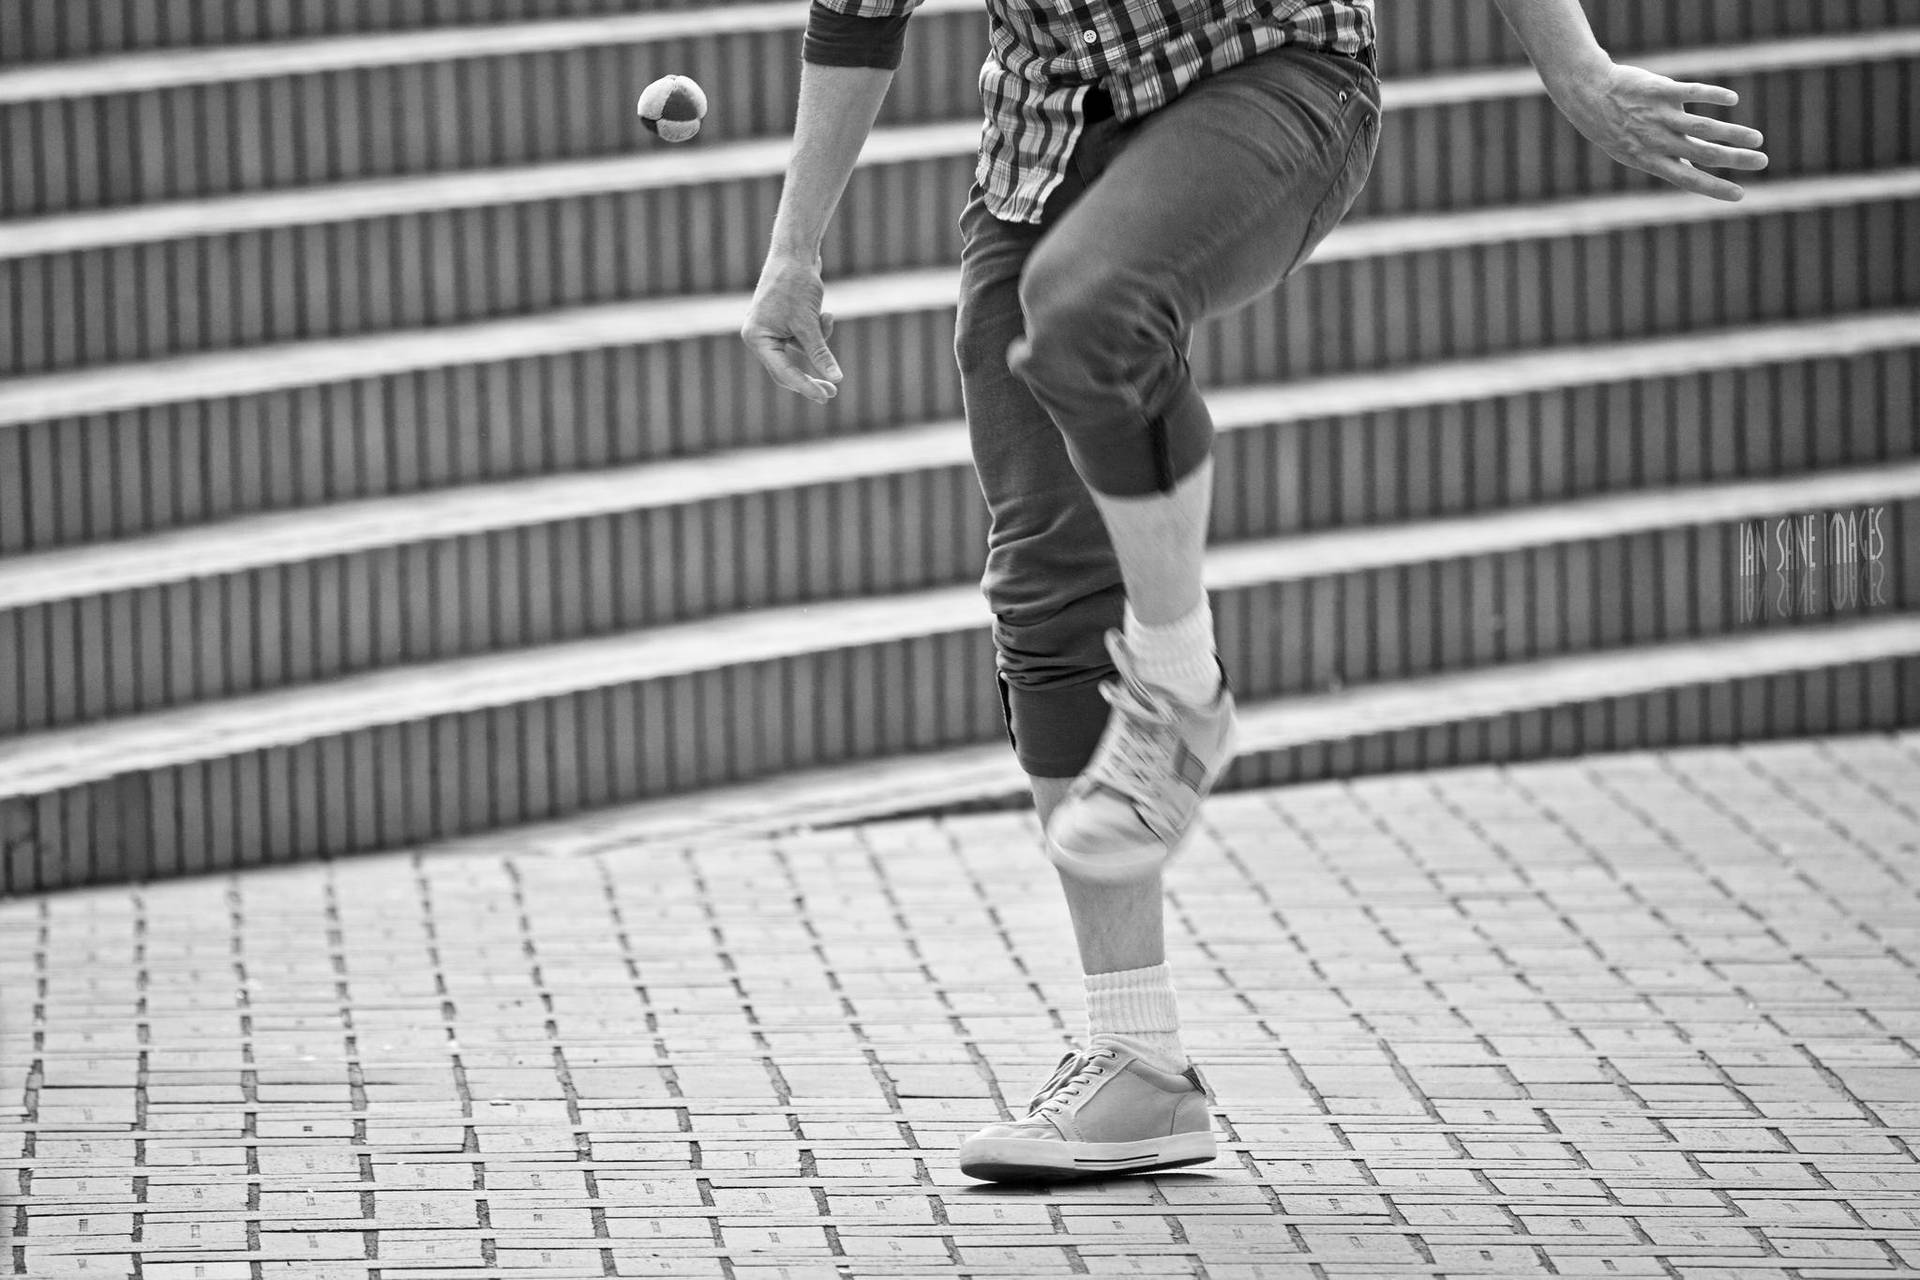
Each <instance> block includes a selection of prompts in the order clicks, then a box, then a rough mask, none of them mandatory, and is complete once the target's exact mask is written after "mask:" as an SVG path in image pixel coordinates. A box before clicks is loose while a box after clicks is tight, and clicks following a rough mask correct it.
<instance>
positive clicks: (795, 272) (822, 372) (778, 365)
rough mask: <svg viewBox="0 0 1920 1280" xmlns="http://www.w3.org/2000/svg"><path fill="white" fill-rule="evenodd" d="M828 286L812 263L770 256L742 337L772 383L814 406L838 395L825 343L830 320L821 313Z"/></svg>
mask: <svg viewBox="0 0 1920 1280" xmlns="http://www.w3.org/2000/svg"><path fill="white" fill-rule="evenodd" d="M825 296H826V286H825V285H824V284H823V283H822V282H821V279H820V263H819V260H818V259H817V258H816V259H815V260H814V261H812V262H805V261H803V260H801V259H799V258H796V257H792V256H788V255H784V254H770V255H769V256H768V258H767V263H766V267H765V268H764V269H763V270H762V271H761V273H760V283H759V285H758V287H756V288H755V289H754V291H753V302H752V304H751V305H750V306H749V307H748V308H747V318H746V322H745V323H744V324H743V325H741V327H740V337H741V340H742V341H744V342H745V343H746V344H747V346H749V347H751V348H752V349H753V353H754V355H756V356H758V357H759V358H760V363H761V364H763V365H765V366H766V368H767V372H768V373H769V374H771V375H772V376H773V380H774V381H775V382H777V383H779V384H780V385H781V386H783V387H785V388H786V389H787V390H789V391H791V392H793V393H794V394H795V395H802V396H805V397H806V398H807V399H809V400H811V401H813V402H814V403H815V404H825V403H826V402H827V401H829V400H831V399H833V397H834V396H835V395H836V394H838V391H839V388H838V386H837V385H836V384H837V383H839V381H840V377H841V374H840V364H839V362H838V361H837V360H835V359H834V358H833V352H832V351H831V350H830V349H829V348H828V346H827V339H828V338H829V337H831V336H832V334H833V317H832V316H830V315H826V314H824V313H823V312H822V311H821V310H820V306H821V303H822V301H823V300H824V298H825Z"/></svg>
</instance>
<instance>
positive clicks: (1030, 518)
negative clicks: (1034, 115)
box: [955, 46, 1380, 777]
mask: <svg viewBox="0 0 1920 1280" xmlns="http://www.w3.org/2000/svg"><path fill="white" fill-rule="evenodd" d="M1379 119H1380V97H1379V86H1378V81H1377V79H1376V77H1375V76H1374V74H1373V71H1372V69H1371V60H1370V59H1369V60H1366V61H1362V60H1359V59H1355V58H1351V57H1346V56H1344V55H1340V54H1333V53H1327V52H1324V51H1320V50H1314V49H1306V48H1296V47H1291V46H1283V47H1282V48H1279V49H1276V50H1274V51H1272V52H1270V53H1266V54H1263V55H1261V56H1259V57H1257V58H1253V59H1251V60H1249V61H1247V62H1244V63H1242V64H1240V65H1239V66H1236V67H1233V68H1230V69H1229V70H1226V71H1223V72H1220V73H1218V74H1216V75H1214V76H1211V77H1209V78H1207V79H1205V80H1202V81H1200V82H1199V83H1198V84H1195V85H1193V86H1192V87H1190V88H1189V89H1187V91H1186V92H1185V93H1184V94H1182V95H1181V96H1180V97H1179V98H1177V99H1175V100H1174V101H1173V102H1171V103H1169V104H1168V105H1167V106H1165V107H1163V108H1161V109H1160V110H1158V111H1156V112H1153V113H1152V114H1151V115H1148V116H1145V117H1143V118H1141V119H1138V120H1131V121H1127V122H1124V123H1122V122H1121V121H1118V120H1116V119H1113V118H1111V117H1108V118H1105V119H1100V120H1094V121H1092V122H1090V123H1089V124H1088V126H1087V128H1086V130H1085V131H1084V133H1083V134H1082V136H1081V139H1080V143H1079V146H1078V148H1077V149H1076V150H1075V152H1074V154H1073V159H1072V166H1071V171H1070V172H1069V174H1068V176H1067V180H1066V181H1065V182H1064V183H1063V184H1062V186H1061V187H1060V189H1059V190H1058V191H1056V192H1055V194H1054V196H1053V197H1052V198H1051V199H1050V200H1049V201H1048V204H1047V208H1046V214H1045V218H1044V220H1043V222H1042V223H1041V225H1038V226H1034V225H1030V224H1026V223H1013V222H1005V221H1002V220H1001V219H999V218H996V217H994V216H993V215H992V214H991V213H989V212H988V211H987V208H986V205H985V203H984V201H983V200H982V198H981V194H980V192H979V190H978V189H976V190H975V191H974V192H973V195H972V198H971V199H970V200H969V201H968V204H967V208H966V210H965V212H964V213H963V214H962V215H961V219H960V225H961V231H962V235H963V240H964V249H963V252H962V257H961V271H960V312H959V320H958V333H957V338H956V342H955V349H956V355H957V357H958V359H959V362H960V376H961V387H962V391H963V394H964V396H965V402H966V412H967V425H968V429H969V433H970V435H971V437H972V445H973V459H974V466H975V469H976V470H977V472H978V473H979V478H980V487H981V490H982V491H983V492H984V494H985V495H986V499H987V507H988V510H989V514H990V521H991V523H990V530H989V534H988V553H987V571H986V575H985V577H984V579H983V580H982V584H981V585H982V589H983V590H984V591H985V593H986V596H987V600H988V603H989V604H990V605H991V606H992V609H993V613H994V619H995V621H994V643H995V647H996V649H997V650H998V655H999V656H998V663H997V666H998V673H997V674H998V678H999V682H1000V692H1001V699H1002V703H1003V706H1004V707H1005V710H1006V716H1007V731H1008V734H1009V736H1010V737H1011V739H1012V741H1013V746H1014V752H1015V754H1016V755H1017V756H1018V757H1019V760H1020V764H1021V767H1022V768H1023V769H1025V770H1026V772H1027V773H1028V774H1030V775H1033V776H1036V777H1071V776H1073V775H1074V774H1077V773H1079V772H1080V770H1081V769H1082V768H1084V767H1085V765H1086V762H1087V760H1088V759H1089V757H1090V756H1091V755H1092V752H1093V748H1094V745H1095V743H1096V742H1097V741H1098V740H1099V737H1100V732H1101V730H1102V729H1103V728H1104V727H1105V724H1106V716H1107V705H1106V702H1105V701H1104V700H1103V699H1102V698H1101V697H1100V696H1099V688H1098V686H1099V682H1100V681H1101V680H1103V679H1105V678H1107V677H1108V676H1109V675H1111V674H1112V672H1113V667H1112V664H1111V662H1110V660H1109V659H1108V657H1107V653H1106V649H1105V646H1104V643H1103V639H1102V638H1103V635H1104V633H1105V631H1106V629H1107V628H1109V627H1115V626H1118V625H1119V624H1120V617H1121V608H1122V603H1123V599H1124V597H1123V593H1122V590H1121V582H1120V569H1119V565H1118V563H1117V562H1116V560H1115V559H1114V554H1113V548H1112V546H1111V544H1110V543H1109V542H1108V539H1107V534H1106V529H1105V526H1104V525H1103V524H1102V523H1101V520H1100V515H1099V512H1098V510H1097V509H1096V508H1095V507H1094V505H1093V500H1092V498H1091V497H1090V496H1089V493H1088V488H1089V486H1091V487H1092V489H1093V490H1095V491H1097V492H1099V493H1103V494H1116V495H1127V494H1147V493H1153V492H1156V491H1166V490H1169V489H1171V488H1172V487H1173V485H1174V484H1175V483H1176V482H1177V481H1178V480H1179V479H1180V478H1182V477H1184V476H1186V475H1188V474H1190V473H1191V472H1192V471H1193V470H1194V469H1195V468H1196V467H1198V466H1199V465H1200V464H1201V462H1202V461H1204V460H1205V458H1206V456H1207V454H1208V452H1209V451H1210V450H1211V448H1212V442H1213V423H1212V419H1211V418H1210V417H1209V416H1208V414H1207V409H1206V405H1205V403H1204V402H1203V401H1202V400H1201V398H1200V395H1199V392H1198V391H1197V390H1196V388H1195V387H1194V383H1193V378H1192V375H1191V373H1190V371H1189V369H1188V367H1187V358H1186V352H1187V348H1188V342H1189V338H1190V335H1191V333H1192V330H1193V326H1194V325H1195V324H1196V323H1198V322H1199V321H1201V320H1203V319H1205V318H1207V317H1209V316H1213V315H1218V314H1220V313H1222V312H1225V311H1230V310H1232V309H1234V308H1236V307H1239V306H1243V305H1245V304H1246V303H1248V302H1251V301H1252V300H1253V299H1255V298H1257V297H1259V296H1260V295H1261V294H1263V293H1265V292H1267V291H1268V290H1270V289H1272V288H1273V287H1274V286H1275V285H1277V284H1279V283H1280V281H1281V280H1282V279H1284V278H1285V277H1286V275H1287V274H1288V273H1289V272H1291V271H1292V270H1293V269H1294V268H1295V267H1296V266H1298V265H1299V263H1300V261H1301V259H1302V258H1304V257H1305V256H1306V255H1307V253H1308V252H1309V251H1310V250H1311V249H1312V248H1313V246H1314V245H1316V244H1317V243H1319V241H1320V240H1321V238H1322V237H1324V236H1325V235H1326V233H1327V232H1328V231H1329V230H1331V229H1332V228H1333V226H1334V224H1335V223H1337V222H1338V221H1339V220H1340V218H1341V216H1342V215H1343V214H1344V213H1345V212H1346V211H1347V209H1348V207H1349V206H1350V205H1351V204H1352V203H1353V201H1354V198H1355V197H1356V196H1357V195H1358V194H1359V192H1360V188H1361V186H1362V185H1363V184H1364V183H1365V181H1366V178H1367V173H1368V171H1369V170H1370V169H1371V168H1372V165H1373V154H1374V149H1375V147H1376V145H1377V144H1378V139H1379Z"/></svg>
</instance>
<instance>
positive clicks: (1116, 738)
mask: <svg viewBox="0 0 1920 1280" xmlns="http://www.w3.org/2000/svg"><path fill="white" fill-rule="evenodd" d="M1100 696H1101V697H1103V698H1105V699H1106V700H1107V701H1108V702H1109V703H1110V704H1111V705H1112V707H1113V709H1114V711H1115V713H1117V714H1118V715H1119V716H1120V717H1121V720H1122V724H1121V725H1120V726H1119V731H1118V732H1115V733H1113V734H1112V735H1111V736H1110V737H1109V738H1108V740H1107V742H1106V743H1104V744H1102V746H1103V749H1102V750H1101V752H1100V753H1099V755H1097V756H1096V757H1095V758H1094V759H1093V761H1092V762H1091V764H1090V765H1089V766H1088V769H1087V774H1088V776H1089V778H1090V779H1091V780H1092V781H1095V782H1100V783H1104V784H1105V785H1107V786H1109V787H1111V788H1113V789H1114V790H1115V791H1117V792H1119V793H1120V794H1121V795H1123V796H1125V797H1126V798H1127V799H1128V800H1129V801H1131V802H1132V803H1133V806H1134V808H1135V809H1136V810H1139V811H1140V812H1141V816H1142V817H1143V818H1147V817H1151V818H1152V819H1153V820H1154V821H1155V822H1164V815H1163V814H1161V813H1160V812H1159V806H1158V805H1156V804H1154V803H1153V796H1154V791H1153V787H1152V785H1151V784H1150V782H1149V779H1151V778H1153V777H1155V776H1156V775H1158V774H1162V773H1164V772H1165V771H1166V768H1167V761H1168V760H1169V759H1171V758H1172V756H1173V741H1172V735H1170V734H1169V733H1168V732H1167V728H1168V726H1169V725H1170V724H1171V723H1172V720H1171V718H1170V717H1169V716H1168V715H1167V713H1166V712H1165V711H1163V710H1162V709H1161V708H1160V707H1159V706H1157V705H1155V704H1154V702H1153V701H1152V700H1151V697H1150V695H1146V694H1144V693H1142V692H1141V691H1140V690H1138V689H1136V688H1135V687H1134V686H1132V685H1131V684H1129V683H1127V682H1126V681H1123V680H1116V681H1112V682H1109V683H1107V684H1103V685H1101V686H1100Z"/></svg>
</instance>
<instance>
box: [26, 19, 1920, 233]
mask: <svg viewBox="0 0 1920 1280" xmlns="http://www.w3.org/2000/svg"><path fill="white" fill-rule="evenodd" d="M925 26H926V29H925V30H923V31H922V32H921V33H920V36H919V38H916V39H915V40H914V41H912V42H910V44H909V51H908V54H907V62H906V63H905V64H904V65H903V67H902V70H901V73H900V75H899V76H898V77H897V78H896V80H895V84H894V89H893V91H892V93H891V94H890V95H889V96H888V99H887V105H886V107H885V108H884V109H883V111H882V114H881V119H882V121H883V122H887V123H924V122H929V121H940V120H973V119H978V118H979V114H980V101H979V93H978V89H977V85H976V77H977V71H978V67H979V63H980V50H981V48H982V41H983V40H984V27H983V24H982V23H981V22H980V21H979V17H978V15H976V14H950V15H927V17H926V19H925ZM798 47H799V46H798V36H797V34H796V33H789V32H779V33H756V34H753V35H750V36H739V37H728V36H720V35H711V36H702V37H699V38H697V39H690V40H679V41H669V42H662V43H661V44H657V45H642V46H626V47H620V48H611V49H596V50H576V51H567V52H561V53H540V54H527V55H522V56H518V57H501V58H489V59H475V60H468V61H464V62H460V63H457V64H453V63H441V64H434V65H432V66H428V67H399V68H393V67H383V68H369V69H363V70H356V71H353V72H341V73H325V74H313V75H306V76H295V77H279V78H274V79H266V80H250V81H242V82H238V83H226V84H215V85H200V86H189V87H183V88H177V89H166V90H156V91H144V92H140V93H134V94H125V95H116V96H111V97H100V98H77V99H67V100H58V101H36V102H29V103H22V104H11V105H6V106H0V140H10V141H8V142H7V144H6V145H5V146H4V147H3V148H0V215H4V216H27V215H31V214H48V213H56V212H60V211H63V210H77V209H93V208H102V207H108V206H116V205H125V204H139V203H147V202H152V201H159V200H170V199H182V198H187V197H192V196H200V195H211V194H221V193H230V192H245V191H258V190H268V189H287V188H292V187H303V186H310V185H314V184H319V183H326V182H335V181H342V180H348V179H356V178H376V177H384V176H392V175H396V174H409V173H426V172H446V171H452V170H459V169H472V168H485V167H489V166H496V165H512V164H526V163H532V162H535V161H540V160H559V159H567V158H580V157H586V156H602V155H613V154H634V153H636V152H640V151H643V150H648V149H653V148H658V147H661V146H664V145H666V144H662V143H658V142H656V141H655V140H653V139H652V138H650V137H649V136H648V135H647V134H646V133H645V131H644V130H642V129H641V127H640V124H639V121H638V120H637V119H636V118H635V116H634V113H633V101H634V95H635V94H637V93H638V92H639V90H640V88H641V87H643V86H644V85H646V84H647V83H648V82H649V81H650V80H652V79H654V78H655V77H657V76H658V75H660V74H662V72H663V71H664V70H666V69H673V70H676V71H679V72H681V73H683V74H688V75H692V76H693V77H694V78H695V79H698V80H700V81H701V83H702V84H703V85H712V86H716V87H717V86H721V85H738V86H740V88H739V92H740V93H741V94H742V95H745V96H744V97H743V100H742V101H740V102H738V103H737V104H735V105H733V106H732V107H726V106H724V105H723V106H719V107H715V108H713V109H711V110H710V111H709V113H708V116H707V121H706V123H705V124H704V125H703V126H702V130H701V135H700V136H701V144H703V145H704V144H710V143H713V142H724V141H727V140H738V139H742V138H750V137H766V136H784V135H785V134H787V133H789V132H790V131H791V129H792V120H793V110H794V102H795V97H796V94H797V92H798V69H799V54H798ZM1915 65H1916V64H1915V63H1914V62H1912V61H1909V62H1906V63H1901V62H1897V61H1883V62H1874V63H1867V64H1854V63H1847V64H1842V65H1822V66H1814V67H1800V68H1793V69H1789V70H1781V71H1772V72H1765V73H1740V74H1731V75H1725V76H1716V77H1715V78H1716V79H1721V80H1724V81H1725V82H1726V83H1727V84H1729V85H1730V86H1731V87H1733V88H1736V89H1738V90H1739V91H1740V93H1741V96H1742V99H1743V105H1742V106H1741V107H1740V108H1739V109H1738V111H1737V112H1736V114H1737V115H1738V118H1739V119H1741V120H1742V121H1744V122H1746V123H1749V124H1751V125H1753V126H1754V127H1755V128H1758V129H1761V130H1762V131H1763V132H1765V133H1766V134H1767V135H1768V139H1769V145H1770V146H1771V147H1772V148H1773V149H1774V150H1775V152H1776V153H1778V154H1779V155H1781V156H1782V157H1783V158H1784V157H1791V158H1792V166H1791V167H1792V170H1793V171H1794V172H1813V171H1836V170H1841V169H1849V168H1861V167H1865V166H1866V165H1867V163H1868V162H1869V161H1870V160H1877V162H1878V163H1882V164H1885V163H1892V162H1894V161H1892V160H1889V159H1887V157H1890V156H1903V157H1906V158H1908V159H1912V158H1913V148H1914V147H1916V146H1920V142H1916V140H1915V138H1914V137H1913V136H1912V135H1913V134H1914V133H1915V132H1916V131H1917V130H1916V127H1915V124H1914V122H1913V120H1912V112H1911V111H1908V110H1905V109H1904V108H1903V104H1905V103H1909V102H1912V101H1913V100H1914V90H1913V84H1912V82H1913V78H1914V74H1915V72H1914V67H1915ZM1389 124H1390V127H1389V128H1388V130H1387V131H1386V137H1387V138H1388V139H1393V138H1394V135H1396V134H1398V135H1400V137H1399V139H1398V140H1397V141H1391V142H1389V143H1387V144H1386V145H1387V146H1388V147H1389V152H1388V154H1389V156H1390V157H1393V158H1394V160H1395V162H1394V163H1391V164H1383V165H1382V166H1381V169H1382V172H1381V176H1380V177H1379V179H1378V180H1377V181H1376V187H1377V188H1378V189H1377V190H1376V192H1375V193H1374V194H1373V195H1372V196H1371V197H1370V199H1371V200H1373V201H1376V202H1379V203H1377V204H1374V205H1370V206H1369V207H1370V208H1382V207H1384V208H1422V207H1424V208H1453V207H1461V206H1463V205H1466V204H1471V203H1476V202H1479V201H1484V200H1488V199H1524V198H1530V197H1533V196H1537V195H1553V194H1568V193H1572V192H1578V191H1587V190H1595V189H1599V190H1612V189H1616V188H1618V187H1620V186H1622V185H1626V184H1629V183H1632V184H1634V185H1645V184H1647V183H1651V182H1652V179H1645V180H1644V181H1641V180H1640V179H1639V178H1638V176H1637V175H1630V174H1622V173H1617V172H1615V169H1616V168H1617V166H1614V165H1613V164H1612V162H1611V161H1609V160H1607V158H1606V157H1605V156H1604V155H1602V154H1600V153H1598V152H1597V151H1595V150H1594V149H1593V148H1592V147H1591V146H1589V145H1587V144H1586V143H1584V142H1582V141H1581V140H1580V139H1579V138H1578V136H1577V135H1576V134H1574V133H1573V132H1572V131H1571V129H1570V128H1569V127H1567V126H1565V125H1564V124H1562V123H1560V122H1559V120H1558V118H1557V116H1556V115H1555V114H1554V112H1553V110H1552V108H1551V106H1550V105H1548V103H1547V101H1546V99H1545V98H1544V96H1540V95H1535V96H1532V97H1530V98H1526V99H1521V100H1519V101H1518V102H1516V101H1515V100H1512V99H1500V100H1498V101H1496V102H1466V103H1460V104H1457V105H1451V106H1445V107H1424V108H1407V109H1405V110H1396V111H1394V112H1392V113H1391V115H1390V122H1389ZM1869 126H1870V127H1869ZM1511 138H1529V139H1538V143H1537V148H1536V149H1532V150H1530V151H1529V152H1528V153H1526V154H1527V155H1530V156H1538V157H1542V158H1543V159H1542V160H1541V161H1539V162H1538V166H1539V168H1540V169H1541V170H1542V171H1541V172H1539V173H1537V174H1536V173H1532V172H1529V170H1531V169H1532V168H1533V167H1535V163H1536V162H1534V161H1532V160H1523V159H1522V155H1521V153H1519V152H1518V149H1511V150H1509V149H1506V148H1499V147H1494V146H1490V145H1488V144H1489V143H1490V142H1492V141H1493V140H1503V141H1504V140H1506V139H1511ZM689 154H691V153H689ZM1403 158H1404V159H1403ZM1409 165H1410V167H1408V166H1409ZM1435 184H1439V185H1435ZM1423 196H1424V203H1423Z"/></svg>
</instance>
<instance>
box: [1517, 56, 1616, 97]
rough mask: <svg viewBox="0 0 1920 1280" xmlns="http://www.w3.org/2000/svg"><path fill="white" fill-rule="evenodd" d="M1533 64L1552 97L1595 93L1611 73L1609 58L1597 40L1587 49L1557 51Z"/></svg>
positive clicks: (1611, 66)
mask: <svg viewBox="0 0 1920 1280" xmlns="http://www.w3.org/2000/svg"><path fill="white" fill-rule="evenodd" d="M1534 66H1535V69H1536V70H1537V71H1539V73H1540V80H1541V82H1542V83H1543V84H1545V85H1546V86H1547V92H1548V93H1549V94H1551V95H1552V96H1554V97H1556V98H1558V97H1560V96H1561V95H1563V94H1565V95H1572V96H1584V95H1587V94H1592V93H1597V92H1599V91H1601V90H1602V89H1604V88H1606V85H1607V81H1608V80H1609V79H1610V78H1611V77H1612V73H1613V59H1612V58H1610V57H1608V56H1607V51H1606V50H1605V49H1602V48H1601V47H1600V46H1599V45H1597V44H1596V45H1594V46H1593V47H1592V48H1591V49H1578V48H1576V49H1571V50H1563V51H1557V52H1556V53H1555V54H1554V55H1553V56H1551V57H1546V58H1541V59H1540V60H1539V61H1537V62H1536V63H1535V64H1534Z"/></svg>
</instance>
